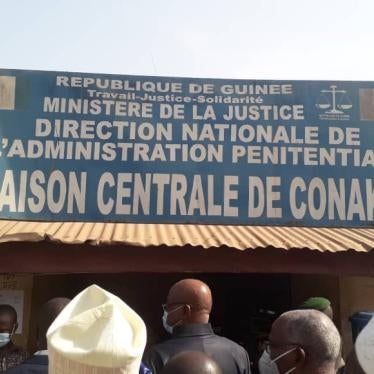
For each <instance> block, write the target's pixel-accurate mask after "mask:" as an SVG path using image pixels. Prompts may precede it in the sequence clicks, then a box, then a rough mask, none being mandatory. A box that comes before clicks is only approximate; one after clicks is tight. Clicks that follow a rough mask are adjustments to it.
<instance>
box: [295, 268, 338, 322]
mask: <svg viewBox="0 0 374 374" xmlns="http://www.w3.org/2000/svg"><path fill="white" fill-rule="evenodd" d="M291 295H292V306H293V307H294V308H297V307H298V306H299V305H300V304H301V303H302V302H303V301H305V300H306V299H308V298H309V297H313V296H322V297H326V298H327V299H329V300H330V301H331V303H332V307H333V310H334V322H335V325H336V326H337V327H338V329H340V328H341V316H340V288H339V277H337V276H330V275H315V274H299V275H293V276H292V277H291Z"/></svg>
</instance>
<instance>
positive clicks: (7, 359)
mask: <svg viewBox="0 0 374 374" xmlns="http://www.w3.org/2000/svg"><path fill="white" fill-rule="evenodd" d="M17 327H18V323H17V312H16V311H15V309H14V308H13V307H12V306H11V305H6V304H2V305H0V372H4V371H6V370H7V369H10V368H12V367H15V366H17V365H19V364H20V363H22V362H23V361H24V360H26V359H27V357H28V354H27V352H26V351H25V350H24V349H23V348H21V347H18V346H16V345H14V344H13V342H12V336H13V334H14V333H15V331H16V330H17Z"/></svg>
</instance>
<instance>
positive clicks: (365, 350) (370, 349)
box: [355, 318, 374, 373]
mask: <svg viewBox="0 0 374 374" xmlns="http://www.w3.org/2000/svg"><path fill="white" fill-rule="evenodd" d="M355 349H356V356H357V360H358V362H359V363H360V366H361V368H362V369H363V370H364V371H365V372H366V373H374V318H372V319H371V320H370V321H369V322H368V324H367V325H366V326H365V327H364V328H363V330H362V331H361V332H360V334H359V335H358V337H357V339H356V343H355Z"/></svg>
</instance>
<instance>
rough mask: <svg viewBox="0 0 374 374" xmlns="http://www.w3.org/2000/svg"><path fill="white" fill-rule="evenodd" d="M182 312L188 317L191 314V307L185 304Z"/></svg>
mask: <svg viewBox="0 0 374 374" xmlns="http://www.w3.org/2000/svg"><path fill="white" fill-rule="evenodd" d="M183 310H184V312H185V313H186V314H188V315H190V314H191V305H188V304H186V305H185V306H184V309H183Z"/></svg>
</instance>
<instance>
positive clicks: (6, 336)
mask: <svg viewBox="0 0 374 374" xmlns="http://www.w3.org/2000/svg"><path fill="white" fill-rule="evenodd" d="M14 330H15V326H13V329H12V332H11V333H9V332H2V333H0V348H2V347H5V346H6V345H7V344H9V342H10V340H11V339H12V335H13V333H14Z"/></svg>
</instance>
